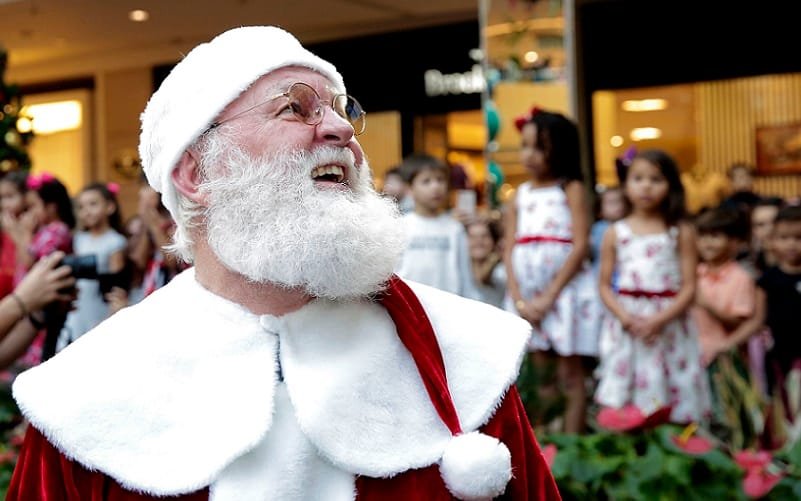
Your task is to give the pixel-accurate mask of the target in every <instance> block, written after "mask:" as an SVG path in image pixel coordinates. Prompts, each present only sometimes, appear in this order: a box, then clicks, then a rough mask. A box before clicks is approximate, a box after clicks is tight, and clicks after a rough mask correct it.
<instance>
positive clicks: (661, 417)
mask: <svg viewBox="0 0 801 501" xmlns="http://www.w3.org/2000/svg"><path fill="white" fill-rule="evenodd" d="M672 411H673V406H672V405H666V406H664V407H660V408H659V409H657V410H655V411H654V412H653V413H651V414H649V415H648V417H646V418H645V423H643V427H645V428H655V427H657V426H659V425H660V424H665V423H669V422H670V413H671V412H672Z"/></svg>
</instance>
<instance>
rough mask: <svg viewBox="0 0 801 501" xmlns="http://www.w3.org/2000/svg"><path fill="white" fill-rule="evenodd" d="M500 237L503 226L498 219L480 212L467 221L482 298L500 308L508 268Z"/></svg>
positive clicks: (476, 278) (472, 257) (471, 252)
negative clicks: (500, 226)
mask: <svg viewBox="0 0 801 501" xmlns="http://www.w3.org/2000/svg"><path fill="white" fill-rule="evenodd" d="M500 240H501V229H500V228H499V227H498V225H497V224H496V223H495V221H492V220H490V219H488V218H486V217H482V216H479V217H476V218H474V219H473V220H472V221H470V222H469V223H467V243H468V246H469V248H470V261H471V262H472V265H473V279H474V280H475V283H476V286H477V287H478V291H479V292H480V293H481V300H482V301H484V302H485V303H489V304H491V305H493V306H495V307H498V308H501V307H502V306H503V297H504V295H505V294H506V268H504V266H503V262H502V261H501V254H500V248H499V243H500Z"/></svg>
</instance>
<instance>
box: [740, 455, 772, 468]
mask: <svg viewBox="0 0 801 501" xmlns="http://www.w3.org/2000/svg"><path fill="white" fill-rule="evenodd" d="M771 459H772V457H771V455H770V453H769V452H767V451H756V452H754V451H740V452H738V453H736V454H735V455H734V461H735V462H736V463H737V464H738V465H740V468H742V469H744V470H753V469H761V468H764V467H765V466H767V465H768V464H770V461H771Z"/></svg>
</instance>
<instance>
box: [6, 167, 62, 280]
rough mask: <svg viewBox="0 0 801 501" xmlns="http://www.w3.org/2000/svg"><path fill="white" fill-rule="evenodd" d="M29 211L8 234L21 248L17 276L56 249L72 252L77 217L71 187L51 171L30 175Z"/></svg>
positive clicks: (28, 180) (26, 201)
mask: <svg viewBox="0 0 801 501" xmlns="http://www.w3.org/2000/svg"><path fill="white" fill-rule="evenodd" d="M26 185H27V187H28V191H26V192H25V206H26V209H25V212H23V213H22V214H21V215H20V216H19V218H17V219H16V220H14V221H13V222H12V223H11V226H12V227H13V230H12V229H9V230H8V231H9V232H10V233H11V235H12V237H13V238H14V244H15V245H16V247H17V274H18V276H19V275H20V274H22V275H24V274H25V272H27V270H28V269H29V268H30V267H31V266H32V265H33V263H35V262H36V261H38V260H39V259H41V258H43V257H44V256H47V255H48V254H50V253H51V252H53V251H55V250H60V251H63V252H65V253H67V254H69V253H71V252H72V228H74V227H75V214H74V213H73V209H72V200H71V199H70V195H69V193H68V192H67V188H66V187H65V186H64V184H62V183H61V181H59V180H58V178H56V177H55V176H54V175H52V174H50V173H49V172H42V173H39V174H30V175H29V176H28V178H27V180H26Z"/></svg>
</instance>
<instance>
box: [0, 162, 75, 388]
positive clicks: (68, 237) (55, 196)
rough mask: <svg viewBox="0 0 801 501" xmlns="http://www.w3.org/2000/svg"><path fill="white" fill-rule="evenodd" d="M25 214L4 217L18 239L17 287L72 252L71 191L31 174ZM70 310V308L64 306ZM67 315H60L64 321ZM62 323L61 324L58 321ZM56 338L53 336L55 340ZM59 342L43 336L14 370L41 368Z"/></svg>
mask: <svg viewBox="0 0 801 501" xmlns="http://www.w3.org/2000/svg"><path fill="white" fill-rule="evenodd" d="M25 186H26V188H27V189H26V191H25V192H24V193H25V195H24V198H25V210H24V212H22V213H20V214H18V215H16V216H15V215H14V214H13V212H12V211H11V210H9V211H7V212H5V213H4V215H3V225H4V229H5V230H6V231H8V232H9V235H11V237H12V238H13V239H14V245H15V247H16V250H17V253H16V270H15V279H14V281H15V283H19V282H20V281H21V280H22V278H23V277H24V276H25V274H26V273H27V272H28V270H29V269H30V267H31V266H32V265H33V264H34V263H35V262H36V261H38V260H39V259H41V258H43V257H45V256H48V255H50V254H51V253H53V252H54V251H57V250H59V251H63V252H65V253H67V254H70V253H71V252H72V228H73V227H74V226H75V214H74V213H73V209H72V200H71V199H70V196H69V193H68V192H67V188H66V187H65V186H64V184H62V183H61V181H59V180H58V178H56V177H55V176H54V175H52V174H50V173H49V172H42V173H38V174H30V175H28V176H27V178H26V180H25ZM64 306H67V305H64ZM63 315H64V312H63V311H62V312H59V317H58V318H59V319H63ZM56 322H58V321H56ZM51 337H52V336H51ZM50 346H55V339H54V338H53V339H50V338H48V337H46V334H45V333H44V331H43V332H41V333H40V334H39V335H38V336H37V337H36V338H35V339H34V340H33V342H32V343H31V345H30V346H29V348H28V350H27V352H26V353H25V355H23V356H22V357H21V358H20V359H19V360H18V361H17V362H16V364H15V366H14V367H13V368H12V369H11V372H12V373H18V372H20V371H21V370H24V369H26V368H28V367H32V366H34V365H36V364H38V363H39V362H40V361H42V360H43V359H45V358H47V357H48V356H49V355H51V354H52V353H51V351H52V349H51V348H49V347H50Z"/></svg>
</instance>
